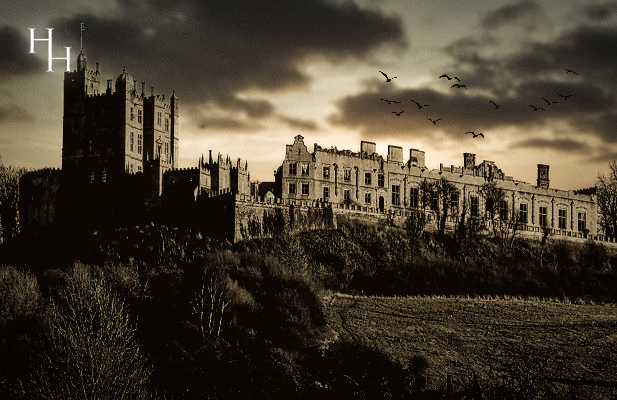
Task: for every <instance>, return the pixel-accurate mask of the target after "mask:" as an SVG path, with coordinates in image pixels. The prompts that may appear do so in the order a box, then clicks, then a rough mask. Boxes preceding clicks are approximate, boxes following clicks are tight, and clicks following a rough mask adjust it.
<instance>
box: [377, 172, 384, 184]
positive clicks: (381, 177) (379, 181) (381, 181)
mask: <svg viewBox="0 0 617 400" xmlns="http://www.w3.org/2000/svg"><path fill="white" fill-rule="evenodd" d="M384 184H385V179H384V175H383V174H377V186H379V187H383V186H384Z"/></svg>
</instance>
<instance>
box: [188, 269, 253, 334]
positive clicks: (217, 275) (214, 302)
mask: <svg viewBox="0 0 617 400" xmlns="http://www.w3.org/2000/svg"><path fill="white" fill-rule="evenodd" d="M201 279H202V281H201V285H200V286H199V288H198V290H197V293H196V294H195V299H194V300H193V302H192V303H193V310H192V311H193V316H194V317H195V318H196V320H197V325H198V327H199V331H200V333H201V335H202V338H205V337H206V335H208V336H215V337H219V336H220V335H221V329H222V327H223V317H224V315H225V311H226V310H227V307H228V306H229V305H230V304H231V303H232V302H234V301H236V302H247V303H252V302H253V301H254V300H253V298H252V296H251V295H250V293H248V292H247V291H246V290H245V289H244V288H242V287H240V286H239V285H238V283H237V282H236V281H234V280H232V279H231V278H230V277H229V274H228V273H227V271H226V270H225V269H224V268H220V267H219V268H216V267H214V268H208V267H206V268H204V270H203V273H202V274H201Z"/></svg>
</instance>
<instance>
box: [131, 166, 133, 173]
mask: <svg viewBox="0 0 617 400" xmlns="http://www.w3.org/2000/svg"><path fill="white" fill-rule="evenodd" d="M132 173H133V164H131V174H132Z"/></svg>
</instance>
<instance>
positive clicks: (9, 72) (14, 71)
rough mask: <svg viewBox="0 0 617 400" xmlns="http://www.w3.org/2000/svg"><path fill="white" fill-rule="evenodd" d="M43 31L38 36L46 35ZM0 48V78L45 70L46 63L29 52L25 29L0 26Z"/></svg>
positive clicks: (27, 31) (28, 39)
mask: <svg viewBox="0 0 617 400" xmlns="http://www.w3.org/2000/svg"><path fill="white" fill-rule="evenodd" d="M35 32H36V31H35ZM44 32H45V35H43V36H42V37H40V38H43V37H44V38H46V37H47V31H44ZM26 36H27V37H26ZM35 37H36V36H35ZM52 37H53V36H52ZM37 38H38V37H37ZM38 43H44V45H46V44H47V43H46V42H36V44H38ZM36 44H35V46H36ZM0 49H2V57H0V80H6V79H8V78H10V77H12V76H17V75H27V74H32V73H39V72H45V71H47V65H46V64H45V63H44V62H43V61H41V59H40V58H39V57H38V56H37V55H36V54H31V53H29V51H30V31H29V30H27V29H24V30H23V32H22V31H18V30H17V29H15V28H13V27H9V26H4V27H0ZM45 50H47V48H45ZM35 51H37V52H39V51H38V47H35ZM45 54H47V53H45Z"/></svg>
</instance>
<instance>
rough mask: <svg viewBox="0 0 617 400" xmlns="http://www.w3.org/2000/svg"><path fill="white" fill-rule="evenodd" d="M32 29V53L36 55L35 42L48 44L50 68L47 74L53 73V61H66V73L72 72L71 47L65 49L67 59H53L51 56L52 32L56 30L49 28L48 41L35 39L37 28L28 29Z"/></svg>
mask: <svg viewBox="0 0 617 400" xmlns="http://www.w3.org/2000/svg"><path fill="white" fill-rule="evenodd" d="M28 29H30V53H35V51H34V42H35V41H37V40H38V41H42V42H47V49H48V57H47V60H48V66H49V69H48V70H47V72H53V69H51V62H52V60H65V61H66V72H71V69H70V68H69V67H70V58H71V48H70V47H65V49H66V58H64V57H52V56H51V47H52V46H51V31H53V30H54V28H47V32H49V35H48V38H47V39H35V38H34V30H35V29H36V28H28Z"/></svg>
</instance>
